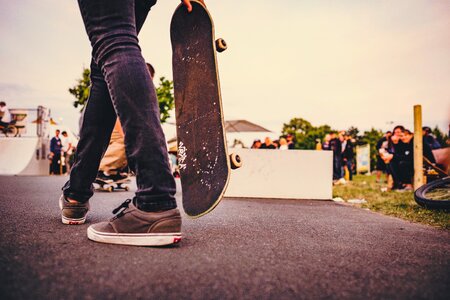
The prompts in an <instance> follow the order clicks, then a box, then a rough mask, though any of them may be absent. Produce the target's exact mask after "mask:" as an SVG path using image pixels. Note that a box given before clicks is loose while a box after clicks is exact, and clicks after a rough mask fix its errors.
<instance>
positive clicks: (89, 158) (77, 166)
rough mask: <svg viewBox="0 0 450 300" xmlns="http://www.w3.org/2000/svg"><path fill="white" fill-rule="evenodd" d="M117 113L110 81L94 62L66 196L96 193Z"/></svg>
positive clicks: (86, 197) (84, 199) (81, 199)
mask: <svg viewBox="0 0 450 300" xmlns="http://www.w3.org/2000/svg"><path fill="white" fill-rule="evenodd" d="M115 120H116V113H115V111H114V107H113V105H112V102H111V98H110V96H109V92H108V88H107V86H106V82H105V80H104V79H103V75H102V74H101V71H100V69H99V68H98V67H97V65H96V64H95V63H94V62H92V63H91V87H90V93H89V99H88V102H87V105H86V108H85V110H84V115H83V123H82V125H81V129H80V140H79V142H78V145H77V151H76V153H75V160H74V163H73V166H72V171H71V173H70V179H69V181H67V183H66V184H65V186H64V187H63V191H64V196H65V197H66V198H70V199H74V200H77V201H79V202H87V201H88V200H89V198H91V197H92V195H93V193H94V192H93V190H94V189H93V187H92V182H93V181H94V180H95V177H96V176H97V171H98V166H99V164H100V160H101V157H102V155H103V153H104V152H105V151H106V148H107V147H108V144H109V139H110V136H111V132H112V129H113V126H114V123H115Z"/></svg>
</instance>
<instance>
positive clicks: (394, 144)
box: [388, 125, 405, 190]
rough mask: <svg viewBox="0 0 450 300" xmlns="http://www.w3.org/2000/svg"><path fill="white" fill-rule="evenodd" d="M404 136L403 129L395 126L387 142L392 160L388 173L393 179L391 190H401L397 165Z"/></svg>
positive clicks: (400, 156) (402, 149)
mask: <svg viewBox="0 0 450 300" xmlns="http://www.w3.org/2000/svg"><path fill="white" fill-rule="evenodd" d="M404 134H405V127H403V126H401V125H397V126H395V127H394V129H393V130H392V136H391V138H390V140H389V146H388V152H389V153H390V154H392V158H391V159H390V160H389V172H390V174H391V176H392V179H393V185H392V189H393V190H402V189H403V184H402V182H401V180H400V176H401V175H400V173H399V164H400V161H401V158H402V152H403V151H404V144H403V142H402V138H403V135H404Z"/></svg>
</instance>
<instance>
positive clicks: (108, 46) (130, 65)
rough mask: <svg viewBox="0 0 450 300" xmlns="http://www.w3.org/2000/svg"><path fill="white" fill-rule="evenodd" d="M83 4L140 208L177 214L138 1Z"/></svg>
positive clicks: (81, 0)
mask: <svg viewBox="0 0 450 300" xmlns="http://www.w3.org/2000/svg"><path fill="white" fill-rule="evenodd" d="M139 3H141V2H139ZM79 4H80V8H81V11H82V14H83V15H85V19H86V18H87V19H88V20H85V25H86V30H87V33H88V36H89V39H90V41H91V44H92V46H93V58H94V61H95V62H96V63H97V65H99V66H100V68H101V70H102V73H103V75H104V78H105V81H106V83H107V86H108V90H109V93H110V95H111V100H112V102H113V104H114V107H115V109H116V112H117V115H118V117H119V119H120V122H121V124H122V128H123V131H124V134H125V147H126V152H127V158H128V163H129V166H130V168H131V169H132V170H133V171H134V172H135V173H136V178H137V186H138V190H137V192H136V198H137V206H138V207H139V208H141V209H143V210H146V211H152V210H164V209H170V208H174V207H176V203H175V198H174V194H175V182H174V179H173V176H172V175H171V172H170V168H169V163H168V157H167V148H166V142H165V137H164V134H163V131H162V127H161V124H160V120H159V107H158V103H157V98H156V92H155V88H154V86H153V82H152V80H151V78H150V74H149V72H148V69H147V66H146V64H145V60H144V58H143V57H142V54H141V50H140V47H139V45H138V39H137V26H136V18H135V5H134V4H135V1H134V0H126V1H124V0H114V1H112V0H96V1H85V0H79ZM149 8H150V7H148V9H149ZM105 16H108V17H109V18H105Z"/></svg>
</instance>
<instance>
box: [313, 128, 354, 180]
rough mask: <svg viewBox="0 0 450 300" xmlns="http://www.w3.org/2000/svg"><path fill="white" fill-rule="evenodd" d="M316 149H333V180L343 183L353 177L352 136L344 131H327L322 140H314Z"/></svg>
mask: <svg viewBox="0 0 450 300" xmlns="http://www.w3.org/2000/svg"><path fill="white" fill-rule="evenodd" d="M316 150H329V151H333V182H334V183H345V182H346V180H352V179H353V172H354V166H355V164H354V158H355V152H354V146H353V142H352V138H351V136H350V135H349V134H347V133H346V132H345V131H341V132H339V133H334V132H332V133H329V134H326V135H325V138H324V141H323V142H321V141H320V139H317V140H316Z"/></svg>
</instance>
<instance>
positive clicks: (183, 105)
mask: <svg viewBox="0 0 450 300" xmlns="http://www.w3.org/2000/svg"><path fill="white" fill-rule="evenodd" d="M191 4H192V12H190V13H188V12H187V9H186V7H185V6H183V5H179V6H178V7H177V9H176V10H175V12H174V14H173V17H172V21H171V25H170V37H171V42H172V51H173V53H172V66H173V80H174V94H175V117H176V127H177V142H178V164H179V169H180V177H181V186H182V195H183V208H184V211H185V213H186V214H187V215H188V216H190V217H193V218H196V217H200V216H202V215H204V214H206V213H208V212H210V211H211V210H212V209H214V207H216V205H217V204H218V203H219V201H220V200H221V199H222V197H223V195H224V193H225V189H226V187H227V185H228V181H229V177H230V161H229V159H228V152H227V142H226V139H225V130H224V121H223V112H222V100H221V95H220V83H219V75H218V70H217V60H216V52H215V51H216V47H215V41H214V25H213V21H212V18H211V16H210V14H209V12H208V10H207V9H206V8H205V7H204V6H203V5H202V4H200V3H199V2H197V1H191Z"/></svg>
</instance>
